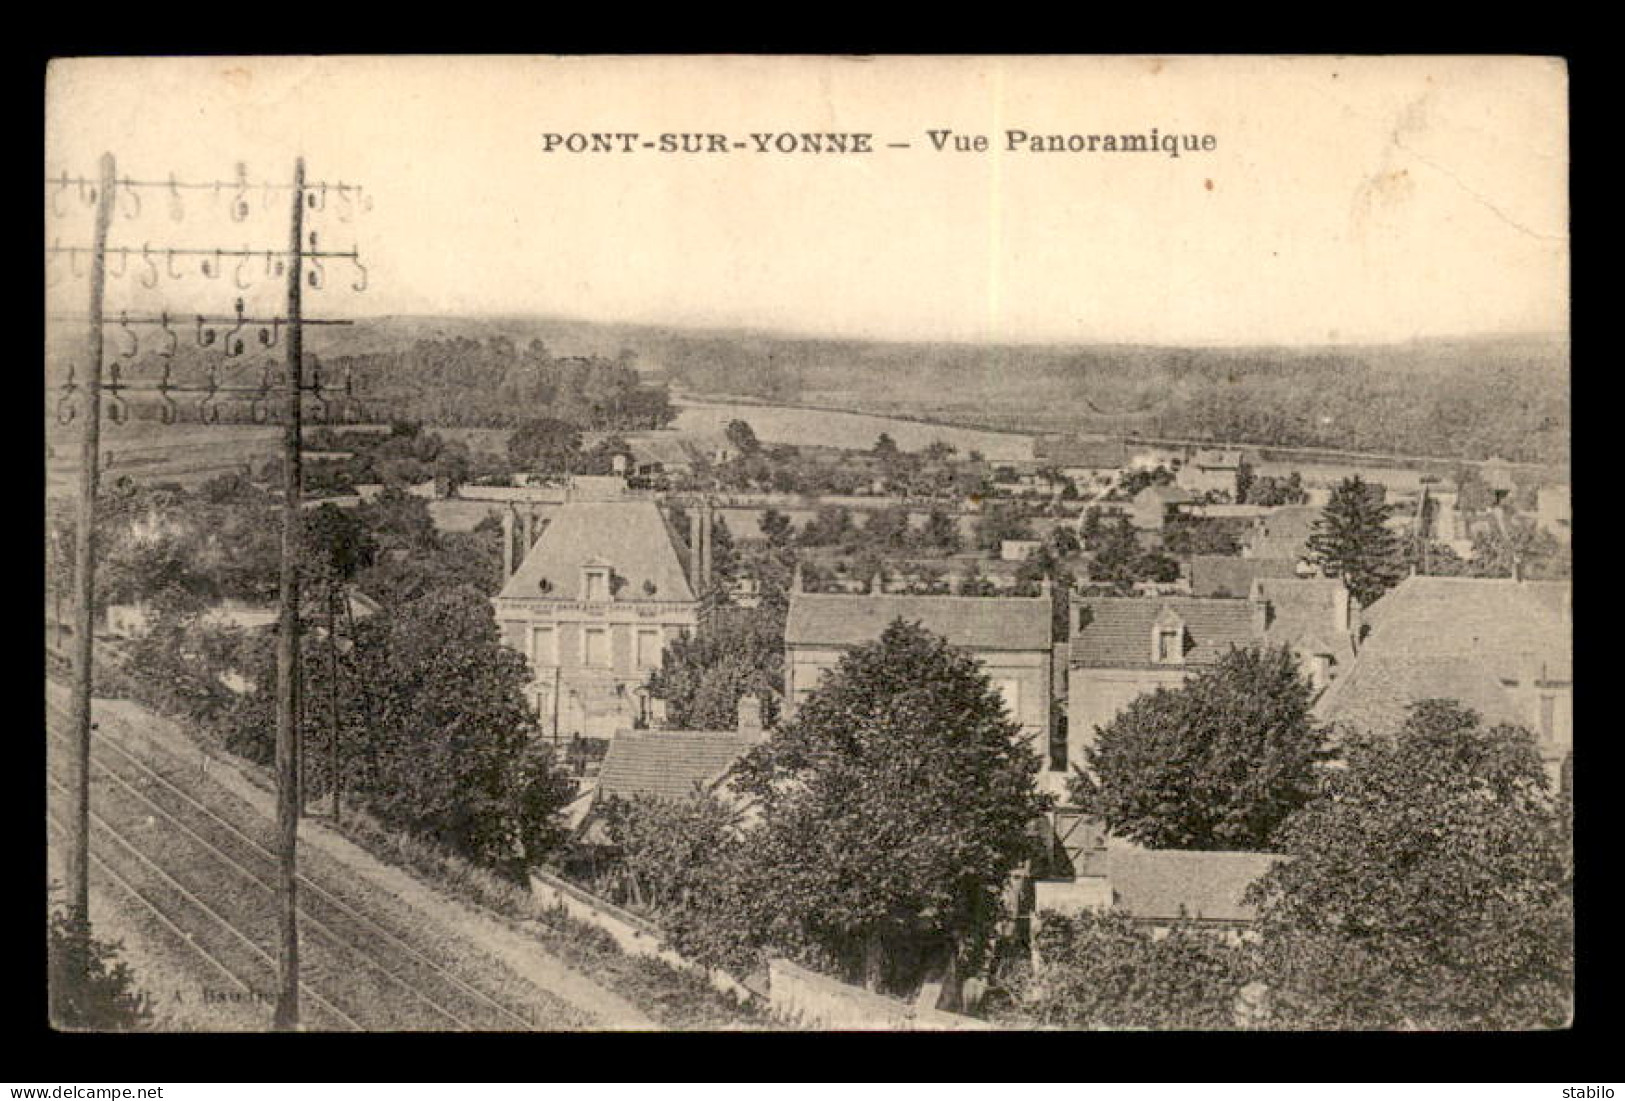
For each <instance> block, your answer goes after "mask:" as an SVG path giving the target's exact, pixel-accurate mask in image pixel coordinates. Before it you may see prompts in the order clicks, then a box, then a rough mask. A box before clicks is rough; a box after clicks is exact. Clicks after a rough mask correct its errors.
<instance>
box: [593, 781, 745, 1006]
mask: <svg viewBox="0 0 1625 1101" xmlns="http://www.w3.org/2000/svg"><path fill="white" fill-rule="evenodd" d="M603 814H604V823H605V830H606V832H607V833H608V835H609V839H610V843H611V845H612V846H613V847H614V849H615V851H616V853H617V854H618V859H617V860H616V862H615V864H614V866H613V868H612V871H611V880H612V882H611V883H610V884H609V885H608V886H609V890H610V892H611V894H612V895H613V896H614V897H616V898H618V899H619V900H620V901H621V902H622V903H623V904H625V905H629V906H631V907H633V908H634V909H636V910H640V911H642V912H643V913H645V914H647V915H648V916H649V917H650V919H651V920H652V921H654V922H655V923H656V924H657V925H659V926H660V931H661V932H662V933H663V934H664V935H665V936H666V938H667V939H668V940H669V941H670V943H671V945H672V947H674V948H675V949H676V950H677V951H678V952H680V953H682V954H683V955H685V956H688V957H689V958H690V959H694V960H697V961H700V962H702V963H705V964H707V965H710V966H716V967H725V968H728V969H730V970H732V971H734V972H735V973H737V974H745V973H748V972H749V971H751V970H753V969H754V968H755V966H756V965H757V962H758V961H757V959H756V951H757V949H758V948H759V946H760V940H759V938H758V936H757V931H756V929H755V928H754V926H753V923H752V920H751V917H752V915H753V914H754V913H755V912H756V910H757V909H758V907H757V905H755V904H754V903H753V901H752V900H751V899H749V898H747V897H744V892H745V891H746V890H747V889H749V888H750V887H751V886H752V885H754V884H755V883H756V882H758V880H757V879H756V878H755V877H753V875H752V873H751V871H750V869H749V867H748V854H747V852H746V841H745V835H744V833H743V831H742V828H741V815H740V812H739V811H738V810H736V809H735V808H733V807H730V806H728V805H725V804H724V803H722V802H721V801H720V800H718V799H717V798H716V797H714V796H712V795H708V794H705V793H702V792H698V791H696V792H694V793H693V794H692V795H691V796H689V797H688V798H686V799H656V798H653V797H649V796H640V797H638V798H637V799H632V800H625V799H611V800H608V801H607V802H606V804H605V805H604V807H603Z"/></svg>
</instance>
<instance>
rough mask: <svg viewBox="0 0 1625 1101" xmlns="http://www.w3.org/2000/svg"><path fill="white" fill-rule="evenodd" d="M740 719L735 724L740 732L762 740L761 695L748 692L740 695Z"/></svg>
mask: <svg viewBox="0 0 1625 1101" xmlns="http://www.w3.org/2000/svg"><path fill="white" fill-rule="evenodd" d="M738 716H739V718H738V721H737V722H736V724H735V726H736V727H737V729H738V731H739V733H740V734H743V735H747V736H749V737H750V738H752V739H754V740H757V741H760V740H761V737H762V701H761V698H760V697H759V696H756V695H753V694H752V693H750V692H746V693H745V694H744V695H743V696H740V697H739V710H738Z"/></svg>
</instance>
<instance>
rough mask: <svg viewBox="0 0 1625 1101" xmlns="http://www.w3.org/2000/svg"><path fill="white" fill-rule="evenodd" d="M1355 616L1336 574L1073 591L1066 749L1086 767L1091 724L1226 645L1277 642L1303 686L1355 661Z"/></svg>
mask: <svg viewBox="0 0 1625 1101" xmlns="http://www.w3.org/2000/svg"><path fill="white" fill-rule="evenodd" d="M1359 630H1360V617H1359V613H1358V611H1357V609H1356V605H1355V603H1354V601H1353V600H1352V599H1351V597H1350V596H1349V592H1348V589H1347V587H1346V586H1344V584H1343V582H1342V581H1340V580H1335V579H1325V578H1286V577H1279V578H1276V577H1258V578H1254V580H1253V582H1252V585H1251V587H1250V588H1249V590H1248V593H1247V596H1246V597H1245V598H1226V597H1195V596H1189V597H1187V596H1155V597H1082V598H1075V599H1074V600H1073V602H1072V640H1071V653H1070V660H1069V665H1068V674H1067V711H1068V719H1067V730H1068V747H1067V751H1068V756H1069V759H1070V761H1071V763H1072V765H1073V766H1074V767H1077V768H1086V767H1087V757H1086V752H1087V750H1088V748H1089V746H1090V745H1092V744H1093V742H1094V739H1095V734H1096V731H1097V730H1098V729H1099V728H1101V727H1104V726H1106V725H1108V724H1109V723H1110V722H1111V721H1112V720H1113V719H1115V718H1116V717H1117V716H1118V714H1119V713H1121V712H1122V710H1123V709H1124V708H1125V707H1127V706H1128V705H1129V704H1130V703H1131V702H1133V701H1134V700H1135V699H1137V698H1139V697H1140V696H1142V695H1144V694H1146V693H1148V692H1154V691H1156V690H1157V689H1158V688H1177V687H1178V686H1179V685H1181V684H1183V683H1185V681H1186V680H1187V679H1189V678H1190V677H1192V676H1195V675H1197V674H1199V673H1202V672H1205V671H1206V670H1208V669H1211V668H1212V667H1213V666H1215V665H1216V664H1218V662H1219V660H1220V659H1221V658H1223V657H1224V656H1225V654H1227V653H1229V652H1230V650H1231V649H1232V648H1246V647H1250V646H1286V647H1288V648H1290V649H1291V650H1292V651H1293V652H1294V653H1295V654H1297V655H1298V658H1299V661H1300V663H1301V664H1302V666H1303V673H1304V675H1305V676H1306V677H1307V678H1308V679H1309V681H1310V683H1311V686H1312V687H1313V688H1314V689H1315V690H1316V691H1320V690H1323V689H1326V688H1327V686H1328V685H1330V684H1331V683H1332V682H1333V681H1334V680H1335V679H1336V678H1337V677H1339V676H1341V675H1343V673H1344V672H1345V671H1346V670H1348V669H1350V668H1351V667H1352V666H1353V665H1354V663H1355V653H1356V647H1357V642H1358V638H1359Z"/></svg>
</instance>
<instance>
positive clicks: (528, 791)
mask: <svg viewBox="0 0 1625 1101" xmlns="http://www.w3.org/2000/svg"><path fill="white" fill-rule="evenodd" d="M301 655H302V659H303V660H302V664H301V677H302V680H303V683H304V686H305V696H306V698H307V699H308V700H310V701H312V702H315V701H318V700H324V699H325V698H326V691H327V686H328V683H329V682H328V677H329V663H328V660H327V655H326V654H325V653H324V652H322V648H318V647H313V646H304V647H301ZM259 660H260V663H261V664H260V665H259V667H258V669H257V670H256V675H255V676H254V677H253V678H252V679H253V681H254V683H255V686H256V687H255V689H254V691H253V692H251V693H249V694H248V695H247V696H246V697H244V698H243V699H242V700H241V701H239V703H238V705H237V706H236V707H235V708H234V709H233V711H232V713H231V714H230V715H229V716H228V718H227V720H226V721H227V724H228V744H230V745H231V746H232V747H233V748H234V749H235V750H236V751H237V752H241V753H245V754H246V755H249V756H251V757H253V758H255V759H257V760H262V761H264V760H269V759H270V754H271V750H272V739H273V737H274V726H275V724H274V722H273V721H272V715H273V713H274V701H275V683H276V680H275V673H274V663H273V660H272V656H271V653H270V647H269V646H266V647H265V648H264V649H263V650H262V651H261V654H260V656H259ZM339 677H340V682H339V688H340V691H339V701H338V702H339V707H340V709H341V710H340V721H339V737H340V738H341V740H342V744H341V746H340V754H339V756H340V759H341V762H342V764H341V768H342V770H343V785H344V790H345V791H346V792H347V793H349V795H350V796H351V797H352V798H354V799H357V800H359V801H360V802H361V803H363V804H364V805H365V806H366V808H367V809H368V810H370V811H371V812H372V813H373V814H374V815H376V816H377V817H378V818H379V819H380V820H381V821H383V822H384V823H385V824H387V825H389V826H392V827H394V828H397V829H402V830H404V831H406V832H407V833H410V834H413V835H415V836H418V837H422V838H424V839H426V840H429V841H433V842H434V843H436V844H438V845H441V846H443V847H445V848H447V849H450V850H451V851H453V852H455V853H458V854H459V855H461V856H463V857H465V858H467V859H469V860H471V861H473V862H475V863H477V864H480V865H482V866H484V867H487V868H490V869H492V870H494V871H498V872H501V873H503V874H505V875H508V876H510V877H513V878H519V877H520V876H521V875H522V872H523V869H524V868H526V867H528V866H531V865H534V864H536V863H538V862H540V860H541V859H542V858H543V857H544V856H546V855H547V854H548V853H549V852H551V851H552V849H553V848H554V847H555V846H556V845H557V844H558V842H559V841H561V840H562V837H563V834H562V831H561V828H560V826H559V823H558V818H557V812H558V810H559V808H561V807H562V806H563V805H564V803H565V802H567V801H568V800H569V799H570V797H571V796H572V795H573V793H574V792H573V785H572V784H571V783H570V781H568V780H567V779H566V778H565V777H564V776H563V775H562V774H561V773H559V772H558V771H556V770H555V768H554V766H553V765H552V763H551V761H550V758H549V756H548V754H547V752H546V751H545V750H544V749H543V748H542V747H541V746H540V744H539V743H538V742H537V741H536V740H535V735H536V720H535V717H534V716H533V715H532V714H531V712H530V708H529V706H528V705H527V704H526V702H525V699H524V686H525V684H526V683H528V682H529V680H530V672H529V669H528V667H527V665H526V663H525V659H524V658H523V657H521V656H520V655H519V654H518V653H516V652H514V651H513V650H510V649H508V648H507V647H506V646H503V645H502V644H501V642H500V640H499V638H498V634H497V626H496V621H495V619H494V618H493V616H492V611H491V605H490V602H489V600H487V598H486V597H485V595H484V594H482V593H480V592H479V591H478V590H476V589H474V588H472V587H471V586H463V587H459V588H451V589H442V590H437V591H434V592H431V593H430V594H429V595H427V596H424V597H422V598H420V599H418V600H416V601H412V602H410V603H407V604H403V605H401V606H399V607H394V608H386V609H385V611H384V612H383V613H381V614H379V615H377V616H375V617H373V618H372V619H369V620H365V621H362V622H360V623H358V624H357V627H356V637H355V644H354V647H353V649H352V650H350V651H349V652H348V653H346V654H345V655H344V656H343V661H342V662H341V663H340V666H339ZM302 724H303V737H304V739H305V744H306V746H307V747H309V758H308V759H309V761H310V764H311V777H310V778H311V785H312V788H311V791H310V794H311V795H312V796H315V795H319V794H322V793H324V792H325V791H326V790H328V787H327V785H328V784H329V783H330V782H331V778H330V777H329V775H328V761H329V759H330V748H331V742H330V739H331V736H332V735H331V731H330V724H329V717H328V715H327V709H326V708H325V707H317V706H307V707H305V708H303V709H302Z"/></svg>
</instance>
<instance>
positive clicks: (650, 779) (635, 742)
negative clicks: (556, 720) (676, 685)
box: [598, 730, 756, 799]
mask: <svg viewBox="0 0 1625 1101" xmlns="http://www.w3.org/2000/svg"><path fill="white" fill-rule="evenodd" d="M755 744H756V738H755V737H753V736H752V735H749V734H741V733H739V732H738V731H734V730H622V731H620V732H618V733H617V734H616V735H615V737H614V738H613V739H611V740H610V743H609V750H608V752H606V753H605V754H604V764H603V767H602V769H601V770H600V772H599V773H598V798H600V799H606V798H609V797H611V796H619V797H621V798H623V799H632V798H635V797H637V796H639V795H648V796H654V797H656V798H662V799H684V798H687V797H688V796H690V795H692V794H694V792H695V790H696V788H698V789H699V790H703V791H709V790H710V789H711V787H712V786H713V785H714V784H715V783H716V782H717V781H718V780H720V779H721V778H722V777H723V776H724V775H725V774H726V773H727V771H728V770H729V769H730V768H732V767H733V765H734V762H735V761H737V760H739V758H740V757H742V756H744V755H745V753H746V752H748V751H749V750H750V748H751V746H753V745H755Z"/></svg>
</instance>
